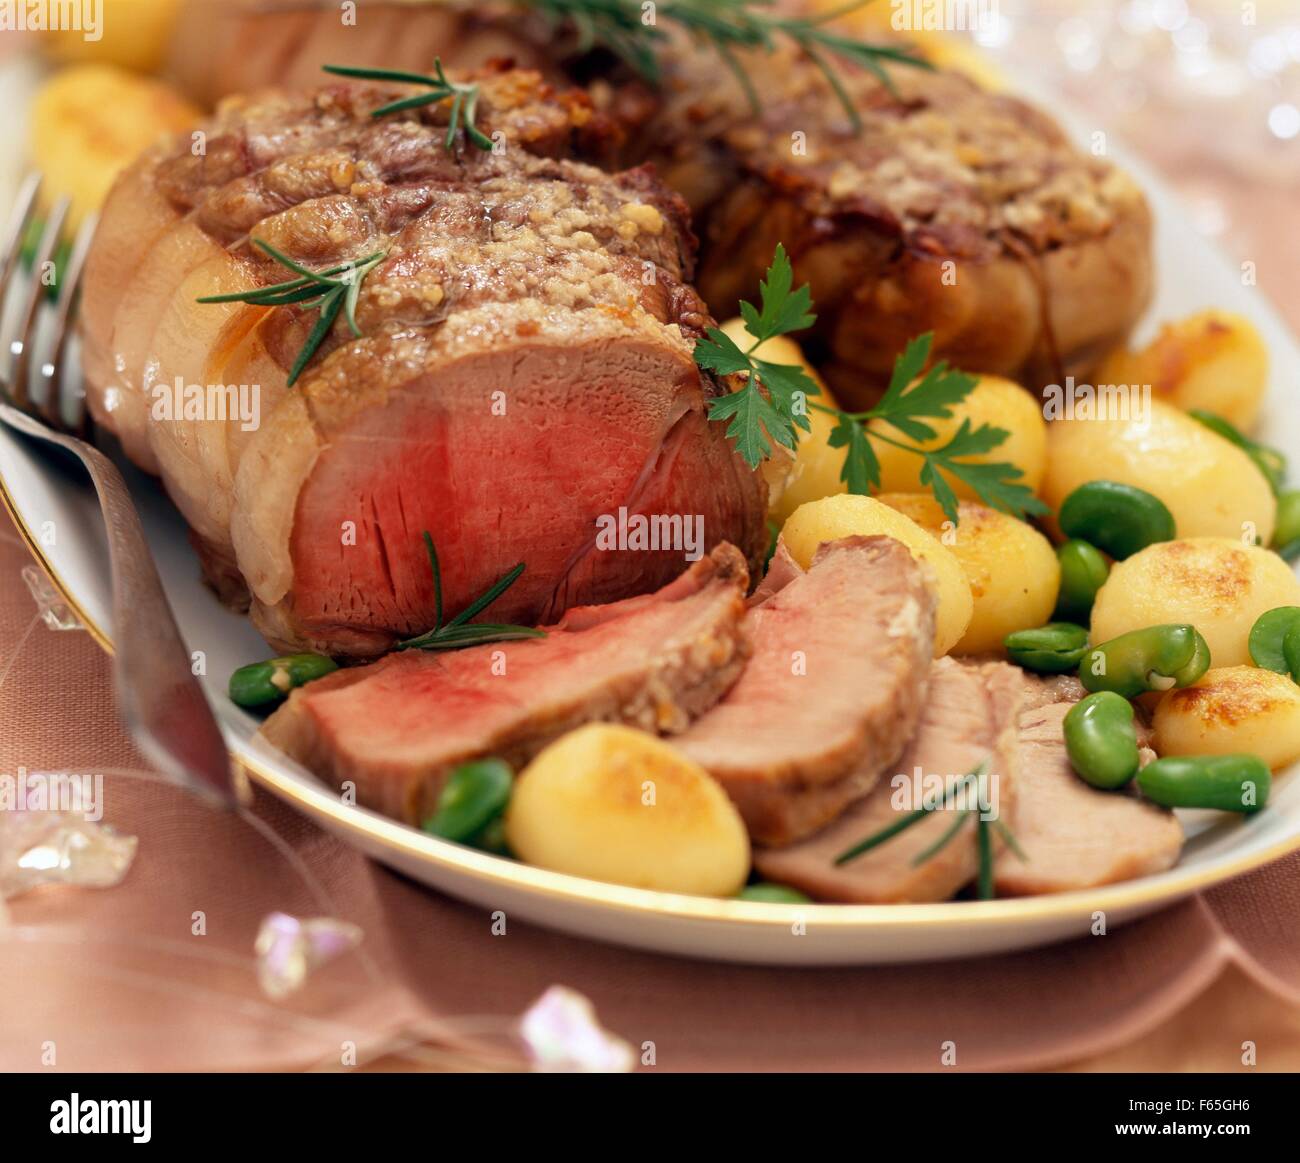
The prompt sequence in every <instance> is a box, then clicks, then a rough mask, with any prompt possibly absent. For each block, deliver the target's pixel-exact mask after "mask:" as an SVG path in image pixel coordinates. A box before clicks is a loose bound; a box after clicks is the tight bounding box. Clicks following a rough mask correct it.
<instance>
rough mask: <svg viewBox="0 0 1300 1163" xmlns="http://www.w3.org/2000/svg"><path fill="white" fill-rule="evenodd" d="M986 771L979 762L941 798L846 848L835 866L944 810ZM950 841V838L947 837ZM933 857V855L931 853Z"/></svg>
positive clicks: (838, 857) (877, 846) (868, 850)
mask: <svg viewBox="0 0 1300 1163" xmlns="http://www.w3.org/2000/svg"><path fill="white" fill-rule="evenodd" d="M987 770H988V760H986V759H985V760H981V761H980V762H979V764H977V765H976V767H975V769H974V770H973V771H968V772H967V773H966V774H965V775H963V776H962V777H961V779H959V780H958V781H957V782H956V783H954V784H953V785H952V787H950V788H949V789H948V790H947V792H945V793H944V794H943V795H942V796H936V797H935V798H934V799H932V800H930V801H929V802H928V803H923V804H922V805H921V806H920V807H919V808H916V809H915V810H914V811H911V812H908V813H907V815H905V816H902V817H900V818H899V819H897V820H895V821H894V822H893V823H892V824H890V825H888V827H885V828H881V829H880V831H879V832H873V833H872V834H871V835H870V836H868V837H867V838H866V839H865V840H859V841H858V842H857V843H856V844H854V845H853V847H852V848H848V849H846V850H845V851H843V852H841V853H840V854H839V855H838V856H837V857H835V863H836V864H847V863H848V862H849V861H850V860H855V859H857V857H859V856H861V855H862V854H863V853H864V852H870V851H871V849H873V848H879V847H880V845H882V844H883V843H885V841H886V840H892V839H893V838H894V837H895V836H897V835H898V834H899V833H900V832H906V831H907V829H908V828H910V827H912V825H913V824H919V823H920V822H921V821H922V820H923V819H925V817H926V816H928V815H929V814H930V813H931V812H934V811H938V809H939V808H941V807H942V808H946V807H947V806H948V805H949V804H951V803H952V801H953V800H954V799H955V798H956V796H957V793H958V792H960V791H962V790H963V789H964V788H966V787H969V786H970V784H971V782H972V781H973V780H980V779H982V778H983V776H984V772H986V771H987ZM949 839H951V836H950V837H949ZM931 855H933V853H931Z"/></svg>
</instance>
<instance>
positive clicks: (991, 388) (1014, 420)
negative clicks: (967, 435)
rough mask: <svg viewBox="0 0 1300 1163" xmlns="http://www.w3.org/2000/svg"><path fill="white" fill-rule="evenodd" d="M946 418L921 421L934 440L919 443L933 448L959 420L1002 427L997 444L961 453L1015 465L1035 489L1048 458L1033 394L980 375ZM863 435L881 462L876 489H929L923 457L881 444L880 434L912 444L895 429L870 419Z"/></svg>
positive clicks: (958, 484) (956, 486) (964, 491)
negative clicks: (1003, 436)
mask: <svg viewBox="0 0 1300 1163" xmlns="http://www.w3.org/2000/svg"><path fill="white" fill-rule="evenodd" d="M952 411H953V415H952V419H950V420H931V419H927V420H925V423H926V424H928V425H929V426H930V427H931V428H933V429H934V431H935V438H934V439H933V440H929V441H925V442H924V444H923V445H922V447H925V448H938V447H939V446H940V445H942V444H946V443H947V442H948V441H949V440H950V439H952V437H953V435H954V434H955V433H956V431H957V429H958V428H959V427H960V425H961V422H962V421H963V420H969V421H970V423H971V427H972V428H978V427H979V426H980V425H981V424H992V425H993V426H994V427H997V428H1003V429H1005V430H1006V431H1007V432H1009V433H1010V435H1009V436H1008V437H1007V439H1006V440H1005V441H1004V442H1003V443H1002V444H1000V445H998V446H997V448H995V449H993V450H992V451H991V452H986V453H982V454H981V455H979V456H968V457H963V458H962V459H963V460H968V461H970V462H971V463H973V464H991V463H1003V462H1005V463H1009V464H1014V465H1015V466H1016V467H1017V468H1018V469H1020V471H1021V473H1023V474H1024V475H1023V476H1021V477H1020V478H1019V480H1018V483H1019V484H1023V485H1025V486H1026V487H1027V488H1029V489H1032V490H1033V491H1034V492H1037V491H1038V488H1039V485H1040V484H1041V483H1042V480H1043V468H1044V464H1045V461H1046V457H1047V421H1045V420H1044V419H1043V411H1042V404H1041V403H1040V402H1039V400H1038V398H1037V397H1036V396H1032V395H1030V394H1029V393H1028V392H1027V391H1025V390H1024V388H1022V387H1021V386H1020V385H1019V384H1015V383H1012V382H1011V381H1010V380H1004V379H1002V378H1001V377H999V376H980V378H979V383H978V384H977V385H976V386H975V388H974V390H973V391H972V392H971V394H970V395H969V396H967V397H966V398H965V399H964V400H963V401H961V403H959V404H955V405H954V406H953V410H952ZM867 431H868V433H875V434H876V438H875V439H873V440H872V441H871V444H872V447H873V448H874V449H875V450H876V457H877V459H879V461H880V488H881V491H882V492H886V493H924V492H928V490H927V489H926V487H925V486H924V485H923V484H921V466H922V464H923V463H924V462H923V461H922V459H921V458H920V457H919V456H917V454H916V453H914V452H908V451H906V450H905V449H902V448H895V447H894V446H893V445H892V444H887V443H885V441H884V440H882V439H880V436H882V435H883V436H888V437H890V438H892V439H894V440H900V439H901V440H904V441H906V442H907V443H909V444H912V443H915V442H914V441H911V440H908V438H907V437H905V436H903V434H902V433H901V432H899V431H897V429H894V428H891V427H890V426H889V425H887V424H886V423H885V422H884V421H883V420H873V421H871V423H870V424H869V425H867ZM943 475H944V477H945V478H946V479H947V481H948V483H949V484H950V485H951V486H952V490H953V492H955V493H956V494H957V495H958V496H959V497H965V498H967V499H969V500H975V499H977V498H976V496H975V492H974V490H972V489H971V487H970V486H969V485H968V484H966V483H965V481H961V480H958V479H957V478H956V477H954V476H952V475H951V474H950V473H944V474H943Z"/></svg>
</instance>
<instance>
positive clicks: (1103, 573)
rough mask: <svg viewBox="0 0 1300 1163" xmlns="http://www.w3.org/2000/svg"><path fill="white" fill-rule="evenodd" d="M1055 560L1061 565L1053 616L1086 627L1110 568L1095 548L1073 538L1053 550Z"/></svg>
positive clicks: (1103, 555) (1102, 555) (1103, 556)
mask: <svg viewBox="0 0 1300 1163" xmlns="http://www.w3.org/2000/svg"><path fill="white" fill-rule="evenodd" d="M1056 560H1057V561H1058V562H1060V564H1061V588H1060V590H1059V591H1058V593H1057V596H1056V611H1055V613H1054V615H1053V616H1054V617H1056V618H1057V619H1059V620H1060V621H1062V622H1078V623H1080V624H1082V625H1086V624H1087V622H1088V619H1089V617H1090V616H1091V614H1092V603H1093V601H1094V600H1095V599H1096V597H1097V591H1098V590H1099V589H1101V587H1102V586H1103V585H1105V584H1106V578H1107V576H1108V575H1109V573H1110V564H1109V562H1107V561H1106V557H1105V554H1103V553H1102V552H1101V550H1100V549H1098V548H1097V547H1096V546H1095V545H1089V544H1088V542H1086V541H1079V540H1078V539H1077V538H1076V539H1074V540H1070V541H1066V542H1065V543H1064V544H1062V545H1058V546H1057V547H1056Z"/></svg>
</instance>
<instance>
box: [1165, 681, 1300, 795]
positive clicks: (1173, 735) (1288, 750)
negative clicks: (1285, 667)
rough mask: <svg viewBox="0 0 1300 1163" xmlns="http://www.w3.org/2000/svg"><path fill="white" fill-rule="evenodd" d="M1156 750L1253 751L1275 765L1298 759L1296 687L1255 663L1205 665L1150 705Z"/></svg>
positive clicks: (1299, 720) (1170, 752)
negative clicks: (1186, 683) (1185, 684)
mask: <svg viewBox="0 0 1300 1163" xmlns="http://www.w3.org/2000/svg"><path fill="white" fill-rule="evenodd" d="M1153 725H1154V727H1155V747H1156V751H1157V752H1159V753H1160V754H1161V755H1233V754H1237V753H1239V752H1248V753H1250V754H1252V755H1258V756H1259V757H1260V758H1261V759H1262V760H1264V762H1265V763H1267V764H1268V765H1269V766H1270V767H1272V768H1273V769H1274V770H1276V769H1277V768H1279V767H1285V766H1286V765H1287V764H1289V763H1294V762H1295V761H1296V760H1297V759H1300V687H1297V686H1296V684H1295V683H1293V682H1292V681H1291V680H1290V679H1289V678H1288V677H1287V676H1286V675H1284V674H1278V673H1276V672H1275V671H1272V670H1264V669H1263V668H1261V667H1258V666H1222V667H1218V666H1216V667H1214V668H1213V669H1212V670H1207V671H1206V672H1205V674H1204V675H1203V676H1202V677H1201V679H1200V681H1199V682H1196V683H1194V684H1193V685H1191V686H1189V687H1185V688H1184V689H1182V690H1177V691H1170V692H1169V693H1168V694H1166V695H1165V696H1164V697H1163V698H1162V699H1161V700H1160V702H1159V704H1158V705H1157V706H1156V711H1155V717H1154V719H1153Z"/></svg>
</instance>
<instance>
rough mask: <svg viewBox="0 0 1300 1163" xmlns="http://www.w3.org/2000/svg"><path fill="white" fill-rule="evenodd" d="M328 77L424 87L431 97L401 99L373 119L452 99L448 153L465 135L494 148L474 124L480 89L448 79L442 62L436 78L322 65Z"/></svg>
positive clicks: (436, 67) (382, 108)
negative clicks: (353, 78) (460, 132)
mask: <svg viewBox="0 0 1300 1163" xmlns="http://www.w3.org/2000/svg"><path fill="white" fill-rule="evenodd" d="M321 67H322V68H323V69H324V70H325V71H326V72H327V73H333V74H334V75H335V76H339V77H356V78H359V79H360V80H365V81H388V82H391V83H393V84H400V85H424V86H425V87H426V88H427V89H428V90H429V91H428V92H427V93H416V94H413V95H412V96H410V97H399V98H398V99H397V100H396V101H390V102H388V104H386V105H381V106H380V107H379V108H378V109H372V110H371V111H370V116H371V117H386V116H387V115H388V114H390V113H401V112H403V111H404V110H406V109H418V108H420V107H421V106H424V105H437V104H439V103H440V102H443V101H446V100H447V99H448V98H449V97H450V98H451V113H450V116H449V117H448V121H447V139H446V143H445V144H446V147H447V149H448V151H450V150H453V149H455V147H456V134H457V133H458V132H459V131H460V130H462V129H463V130H464V131H465V136H466V137H467V138H469V140H470V141H472V142H473V143H474V144H475V145H476V146H477V147H478V148H479V149H481V150H484V151H487V150H490V149H491V148H492V139H491V138H490V137H488V136H487V134H485V133H484V132H483V131H482V130H480V129H479V128H478V126H476V125H475V124H474V114H475V112H476V110H477V108H478V98H479V87H478V85H477V84H467V83H462V82H459V81H453V80H451V79H449V78H448V76H447V74H446V72H445V71H444V70H443V67H442V60H441V59H440V58H438V57H435V58H434V60H433V72H434V75H433V76H432V77H429V76H426V75H425V74H423V73H406V72H401V71H399V70H396V69H366V68H358V67H355V66H353V65H322V66H321Z"/></svg>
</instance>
